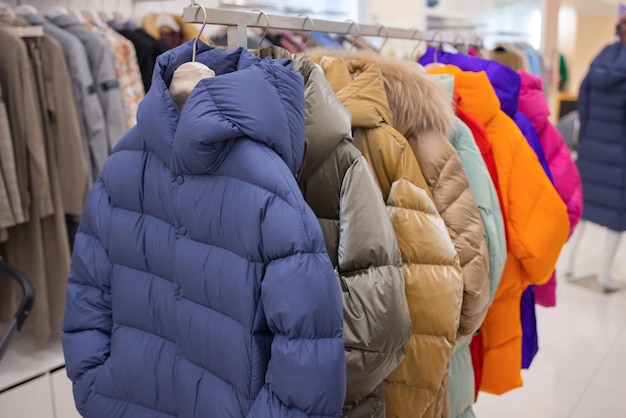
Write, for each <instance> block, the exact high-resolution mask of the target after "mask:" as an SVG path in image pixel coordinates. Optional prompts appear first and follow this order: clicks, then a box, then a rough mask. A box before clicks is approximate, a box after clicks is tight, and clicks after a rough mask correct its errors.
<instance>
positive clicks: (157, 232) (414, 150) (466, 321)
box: [64, 43, 579, 417]
mask: <svg viewBox="0 0 626 418" xmlns="http://www.w3.org/2000/svg"><path fill="white" fill-rule="evenodd" d="M192 50H193V46H192V44H191V43H189V44H186V45H183V46H181V47H179V48H176V49H174V50H172V51H170V52H168V53H166V54H164V55H163V56H161V57H160V58H159V60H158V63H157V68H156V69H155V78H154V80H155V83H157V84H155V85H153V88H152V89H151V90H150V92H149V93H148V95H147V96H146V99H145V100H144V102H143V104H142V107H141V109H140V115H139V116H140V117H139V124H138V125H137V127H136V128H135V129H133V131H131V133H129V134H128V135H127V136H126V137H125V138H124V139H123V140H122V143H121V144H120V147H119V148H118V152H115V153H114V154H113V155H112V156H111V157H110V160H109V162H108V163H107V164H108V167H111V168H110V169H109V170H105V172H104V174H103V176H102V177H101V180H100V181H99V182H98V183H97V184H96V185H95V187H94V189H93V190H92V194H91V197H90V199H89V201H88V204H87V210H86V211H85V214H84V217H83V224H82V227H81V231H80V232H79V234H78V237H77V246H76V251H75V254H74V264H73V265H74V266H76V267H75V268H73V270H72V273H71V274H70V285H69V288H68V289H69V292H68V295H69V300H68V306H67V311H66V323H65V329H64V331H65V335H66V340H65V347H66V357H67V359H68V371H69V373H70V376H71V377H72V379H73V380H74V381H75V383H76V384H77V394H78V396H77V399H76V400H77V405H78V407H79V410H81V411H93V416H108V415H111V414H112V413H114V412H113V411H115V410H117V408H121V407H122V405H124V407H126V408H129V409H128V410H129V411H131V410H132V411H139V410H140V409H138V408H144V407H148V408H151V409H154V410H157V411H162V412H164V413H167V414H171V415H182V416H193V415H194V413H195V414H200V415H216V416H221V415H225V414H231V415H234V416H246V415H248V414H251V415H253V416H276V415H279V414H280V413H279V411H280V410H281V409H283V408H286V407H288V408H293V409H295V410H298V411H302V413H304V414H306V415H315V416H339V415H343V416H355V417H358V416H363V415H371V416H385V415H386V416H390V417H396V416H397V417H415V416H419V417H440V416H455V417H457V416H468V414H469V415H471V406H472V403H473V401H474V384H475V383H474V382H475V376H476V375H478V374H480V373H482V381H481V382H479V387H480V388H481V389H482V390H485V391H488V392H492V393H504V392H506V391H508V390H511V389H514V388H515V387H518V386H520V385H521V384H522V382H521V377H520V369H521V367H522V350H523V348H522V324H521V321H522V317H521V313H520V304H521V303H522V294H523V293H524V291H525V290H526V289H527V287H528V286H530V285H532V284H537V285H540V284H544V283H546V282H547V281H548V280H549V279H550V276H551V274H552V273H553V271H554V266H555V264H556V260H557V258H558V256H559V253H560V251H561V248H562V246H563V244H564V243H565V241H566V239H567V236H568V233H569V230H570V227H571V226H572V225H573V224H575V222H570V221H569V220H568V209H567V206H566V204H565V202H564V199H563V198H561V196H560V195H559V194H558V192H557V190H556V188H555V186H554V185H553V184H552V183H551V181H550V177H549V176H548V175H547V174H546V171H545V170H544V167H542V165H541V163H540V160H539V157H538V154H537V152H538V150H534V149H533V148H532V147H531V146H529V143H528V142H527V141H526V139H525V137H524V136H523V134H522V132H521V131H520V129H519V128H518V127H517V125H516V124H515V122H514V119H513V117H511V116H509V115H507V114H506V113H504V112H503V111H502V110H500V101H499V100H498V97H497V95H496V92H495V91H494V85H493V84H492V83H491V82H490V80H489V78H488V77H487V75H486V74H485V73H484V72H475V73H473V72H465V71H462V70H461V69H459V68H458V67H449V66H446V67H443V68H436V69H432V70H431V73H432V74H428V73H427V72H425V71H424V70H423V69H422V68H421V67H420V66H419V65H417V64H416V63H410V62H401V61H394V60H389V59H384V58H382V57H379V56H375V55H372V54H364V55H363V54H356V53H353V52H349V51H336V50H334V51H312V52H310V53H309V54H307V56H306V57H305V56H302V55H293V54H291V53H289V52H288V51H285V50H283V49H281V48H277V47H274V48H270V49H265V50H260V51H253V52H252V53H250V52H248V51H247V50H243V49H238V50H235V51H223V50H220V49H215V48H212V47H209V46H206V45H203V44H202V45H201V46H200V48H199V52H198V54H197V60H198V63H199V64H201V65H205V66H206V67H207V68H206V70H210V72H207V73H206V74H211V76H210V77H208V78H201V79H186V78H185V74H182V75H181V74H179V73H178V74H177V70H178V69H179V67H180V68H182V65H183V64H185V63H187V62H189V61H191V59H192ZM257 57H259V58H263V59H259V58H257ZM475 59H477V58H475ZM480 62H482V61H480ZM494 65H495V63H494ZM498 65H499V64H498ZM502 68H503V69H507V68H506V67H502ZM320 69H321V70H320ZM507 70H508V69H507ZM508 74H510V75H511V77H513V75H514V76H516V77H518V78H519V77H520V76H519V75H518V74H517V73H515V72H514V71H513V70H510V73H508ZM530 77H532V76H530ZM324 78H325V80H324ZM512 79H514V78H512ZM533 80H535V81H534V83H535V84H536V85H537V86H539V89H540V88H541V83H540V82H537V81H536V78H535V79H533ZM535 84H533V83H531V87H532V88H533V89H535V88H536V86H535ZM181 87H182V88H183V89H184V88H187V91H188V93H189V94H188V95H183V96H177V97H184V99H183V100H176V101H175V100H174V98H173V97H172V95H171V94H170V92H172V91H179V90H180V89H181ZM235 91H237V94H234V93H233V92H235ZM455 97H456V99H454V98H455ZM485 97H487V98H488V100H487V101H486V102H485V100H484V98H485ZM533 97H534V98H533V99H532V100H543V101H545V98H544V97H543V95H542V94H540V95H539V96H536V97H535V96H533ZM516 99H518V97H516ZM485 103H488V104H489V105H488V106H485V105H484V104H485ZM515 107H517V100H516V106H515ZM178 109H182V110H180V111H179V110H178ZM455 111H458V114H459V116H461V117H462V118H464V119H465V120H467V121H468V123H469V125H468V124H466V123H465V122H463V120H464V119H462V118H461V117H458V118H457V117H456V116H455V113H456V112H455ZM515 111H517V110H515ZM143 112H145V113H143ZM533 116H535V115H533ZM539 116H540V118H545V120H541V123H548V122H547V115H544V114H541V115H539ZM350 121H351V123H350ZM470 126H471V128H470ZM472 129H473V130H472ZM474 132H476V134H474ZM477 138H478V139H477ZM551 141H553V143H552V144H551V145H550V146H554V147H556V148H557V149H560V147H559V145H558V143H557V141H561V142H562V143H563V145H564V142H563V140H562V139H561V138H560V137H553V139H551ZM539 147H540V148H541V149H542V150H543V147H542V145H541V144H540V145H539ZM551 149H552V148H551ZM551 155H552V154H551ZM483 156H484V157H483ZM568 158H570V160H571V157H569V156H568ZM569 169H573V170H574V172H573V173H572V172H570V173H569V174H570V175H572V174H573V175H574V176H575V175H576V171H575V167H574V166H573V163H572V164H571V165H570V166H569ZM578 187H579V186H578ZM333 196H336V197H333ZM568 203H569V202H568ZM385 207H386V210H385ZM314 216H316V217H317V222H316V221H315V218H314ZM322 239H324V241H323V242H322ZM140 243H141V244H140ZM165 254H169V256H167V257H163V255H165ZM113 265H115V266H119V267H116V268H114V269H111V268H110V267H105V266H113ZM97 266H102V268H100V267H97ZM103 295H105V296H103ZM244 295H245V296H244ZM84 307H88V312H90V314H89V315H83V314H81V312H82V310H83V308H84ZM112 310H113V311H112ZM342 311H343V315H342V314H341V312H342ZM113 318H116V319H115V323H114V322H113ZM342 318H343V320H342ZM94 321H96V323H98V324H100V325H99V326H102V327H103V330H104V331H103V333H102V335H101V336H100V335H99V336H98V337H96V336H94V335H93V334H92V332H91V330H92V329H93V327H94ZM114 324H115V325H114ZM233 326H234V327H235V329H236V330H237V331H236V332H235V333H233V331H229V330H230V329H232V327H233ZM140 330H142V331H140ZM173 330H177V331H176V332H175V333H173V334H172V331H173ZM146 332H147V333H146ZM477 332H479V334H478V335H479V337H478V338H480V339H481V341H482V343H483V345H484V358H483V359H482V363H483V364H484V368H482V369H478V370H477V371H476V372H475V371H474V370H473V367H472V360H471V354H470V347H469V346H470V341H471V339H472V337H474V336H475V335H476V334H477ZM224 341H225V342H224ZM109 344H114V345H115V346H116V350H115V351H113V350H110V349H109V348H108V347H109ZM155 345H156V346H159V347H161V348H160V349H159V354H158V357H155V356H157V354H156V353H154V352H153V349H152V348H151V347H154V346H155ZM79 347H91V349H81V348H79ZM177 347H178V350H180V351H178V353H179V354H178V355H177V354H176V352H177ZM87 358H90V359H96V360H95V361H91V362H86V361H85V360H86V359H87ZM253 358H254V359H262V360H253ZM70 363H71V364H70ZM103 365H108V366H107V367H102V366H103ZM102 370H107V373H106V374H105V373H104V372H102ZM161 373H163V375H167V376H176V378H175V379H174V381H172V379H169V378H168V379H161V378H159V375H160V374H161ZM127 375H133V376H137V377H139V376H141V378H142V379H143V381H145V384H144V385H142V386H141V388H137V386H136V385H135V383H134V382H135V379H125V378H124V377H123V376H127ZM246 376H248V377H246ZM250 377H251V378H250ZM94 379H98V382H99V385H98V389H90V388H92V387H93V386H92V385H91V383H90V382H92V381H93V380H94ZM177 387H194V388H196V389H195V390H194V391H188V390H177V389H176V388H177ZM162 391H163V392H162ZM103 393H107V394H109V395H107V396H109V399H107V400H106V402H100V401H98V399H99V397H100V395H101V394H103ZM161 393H163V394H164V396H161V395H160V394H161ZM166 393H167V394H168V395H165V394H166ZM139 405H142V406H139ZM181 405H193V406H194V412H192V411H191V410H189V411H187V410H186V409H185V407H184V406H181Z"/></svg>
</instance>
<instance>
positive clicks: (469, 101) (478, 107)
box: [430, 65, 500, 126]
mask: <svg viewBox="0 0 626 418" xmlns="http://www.w3.org/2000/svg"><path fill="white" fill-rule="evenodd" d="M430 72H431V73H433V74H451V75H453V76H454V87H455V92H456V96H457V100H458V104H459V106H461V107H462V108H463V109H465V110H466V111H467V112H468V113H470V114H471V115H472V116H474V117H475V118H476V119H477V120H478V121H479V122H480V123H481V125H483V126H485V125H487V124H489V123H490V122H491V120H492V119H493V118H494V117H495V116H496V114H497V113H498V112H499V111H500V101H499V100H498V96H496V93H495V91H494V90H493V87H492V86H491V83H490V82H489V78H487V74H485V73H484V72H479V73H474V72H466V71H462V70H461V69H460V68H458V67H455V66H452V65H446V66H445V67H441V68H436V69H432V70H430Z"/></svg>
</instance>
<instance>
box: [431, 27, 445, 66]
mask: <svg viewBox="0 0 626 418" xmlns="http://www.w3.org/2000/svg"><path fill="white" fill-rule="evenodd" d="M437 37H439V47H437V44H436V42H437ZM433 43H435V56H434V61H435V64H439V63H438V62H437V53H438V52H439V50H440V49H442V48H443V36H442V35H441V33H440V32H439V31H435V34H434V35H433Z"/></svg>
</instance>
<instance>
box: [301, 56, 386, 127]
mask: <svg viewBox="0 0 626 418" xmlns="http://www.w3.org/2000/svg"><path fill="white" fill-rule="evenodd" d="M311 59H312V60H316V61H319V65H320V66H321V67H322V69H323V70H324V73H325V75H326V80H327V81H328V84H330V86H331V88H332V89H333V91H334V92H335V94H336V95H337V98H338V99H339V101H340V102H341V103H342V104H343V106H345V108H346V109H347V110H348V111H349V112H350V114H351V115H352V127H353V128H375V127H377V126H380V124H381V123H383V122H384V123H387V124H389V125H393V118H392V116H391V110H390V109H389V102H388V100H387V93H386V92H385V85H384V83H383V77H382V74H381V72H380V68H379V67H378V64H377V63H376V62H374V61H365V60H362V61H357V60H349V59H345V60H344V59H343V58H335V57H328V56H326V57H321V58H320V57H312V58H311Z"/></svg>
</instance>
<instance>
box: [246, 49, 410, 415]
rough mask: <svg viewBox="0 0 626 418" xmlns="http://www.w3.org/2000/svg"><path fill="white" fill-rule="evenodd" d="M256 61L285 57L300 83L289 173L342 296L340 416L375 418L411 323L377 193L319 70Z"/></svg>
mask: <svg viewBox="0 0 626 418" xmlns="http://www.w3.org/2000/svg"><path fill="white" fill-rule="evenodd" d="M257 54H259V55H260V57H261V58H265V57H271V58H290V59H292V60H293V69H294V70H295V71H299V72H300V73H301V74H302V75H303V77H304V80H305V112H306V113H305V124H306V148H305V153H304V162H303V163H302V167H301V169H300V171H299V172H298V174H297V179H298V184H299V185H300V189H301V190H302V193H303V195H304V198H305V200H306V202H307V203H308V204H309V206H310V207H311V208H312V209H313V211H314V212H315V214H316V216H317V218H318V220H319V222H320V225H321V227H322V232H323V233H324V238H325V240H326V247H327V250H328V255H329V257H330V260H331V262H332V263H333V264H334V266H335V271H336V272H337V277H338V279H339V285H340V286H341V289H342V291H343V292H342V295H343V306H344V309H343V314H344V320H343V322H344V344H345V348H346V361H347V379H348V382H347V396H346V402H345V406H344V413H343V416H344V417H350V418H356V417H358V418H364V417H367V418H369V417H371V418H383V417H384V416H385V404H384V392H383V390H382V383H383V381H384V380H385V378H386V377H387V376H389V375H390V374H391V372H393V371H394V370H395V368H396V367H397V366H398V365H399V364H400V362H401V361H402V360H403V358H404V345H405V344H406V343H407V342H408V341H409V338H410V335H411V319H410V317H409V309H408V305H407V301H406V296H405V293H404V277H403V273H402V258H401V256H400V250H399V248H398V243H397V240H396V236H395V233H394V229H393V226H392V224H391V220H390V219H389V215H388V213H387V209H386V206H385V202H384V201H383V198H382V194H381V192H380V189H379V187H378V185H377V183H376V180H375V179H374V177H373V175H372V173H371V169H370V167H369V165H368V163H367V161H366V160H365V158H364V157H363V156H362V154H361V152H360V151H359V150H358V149H357V148H356V147H355V146H354V145H353V144H352V134H351V131H352V129H351V116H350V113H349V112H348V111H347V110H346V109H345V108H344V107H343V105H342V104H341V102H340V101H339V100H338V99H337V97H336V95H335V93H334V92H333V90H332V88H331V87H330V86H329V85H328V82H327V81H326V79H325V78H324V74H323V72H322V70H321V69H320V68H319V67H318V66H317V65H316V64H314V63H312V62H311V61H309V60H308V59H306V57H304V56H302V55H292V54H290V53H289V52H288V51H286V50H284V49H282V48H279V47H271V48H267V49H263V50H260V51H257Z"/></svg>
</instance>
